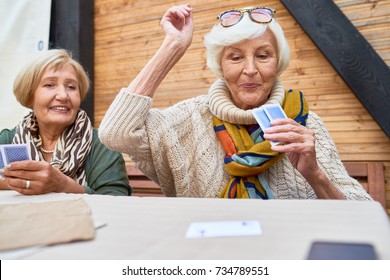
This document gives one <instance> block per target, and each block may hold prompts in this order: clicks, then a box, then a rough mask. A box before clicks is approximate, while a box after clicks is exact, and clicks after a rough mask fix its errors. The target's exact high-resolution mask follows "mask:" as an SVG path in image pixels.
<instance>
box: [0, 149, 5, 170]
mask: <svg viewBox="0 0 390 280" xmlns="http://www.w3.org/2000/svg"><path fill="white" fill-rule="evenodd" d="M4 166H5V164H4V160H3V153H2V151H1V150H0V169H2V168H4Z"/></svg>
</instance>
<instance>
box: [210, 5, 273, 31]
mask: <svg viewBox="0 0 390 280" xmlns="http://www.w3.org/2000/svg"><path fill="white" fill-rule="evenodd" d="M244 13H248V15H249V18H250V19H251V20H252V21H253V22H256V23H269V22H271V21H272V19H273V18H274V16H275V14H276V11H275V9H273V8H268V7H256V8H249V9H236V10H230V11H226V12H223V13H221V14H219V15H218V16H217V19H218V20H219V22H220V23H221V25H222V26H223V27H230V26H233V25H235V24H237V23H238V22H240V20H241V19H242V18H243V17H244Z"/></svg>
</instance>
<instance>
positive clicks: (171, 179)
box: [99, 80, 371, 200]
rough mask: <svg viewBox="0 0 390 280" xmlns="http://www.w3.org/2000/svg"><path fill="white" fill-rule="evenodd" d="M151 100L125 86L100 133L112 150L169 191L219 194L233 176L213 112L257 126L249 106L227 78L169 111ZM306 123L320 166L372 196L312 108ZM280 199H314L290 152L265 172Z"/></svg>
mask: <svg viewBox="0 0 390 280" xmlns="http://www.w3.org/2000/svg"><path fill="white" fill-rule="evenodd" d="M283 100H284V89H283V86H282V84H281V83H280V82H276V83H275V86H274V88H273V90H272V93H271V95H270V97H269V100H268V102H267V103H275V102H279V103H282V102H283ZM151 104H152V98H150V97H145V96H141V95H138V94H134V93H131V92H127V91H126V89H122V90H121V91H120V93H119V94H118V95H117V97H116V98H115V100H114V102H113V103H112V105H111V106H110V108H109V110H108V111H107V113H106V115H105V117H104V119H103V121H102V123H101V125H100V128H99V137H100V139H101V141H102V142H103V143H105V144H106V145H107V146H108V147H109V148H110V149H112V150H116V151H120V152H123V153H127V154H129V156H130V158H131V159H132V160H133V161H134V162H135V163H136V165H137V166H138V167H139V168H140V169H141V170H142V171H143V172H144V173H145V174H146V175H147V176H149V177H150V178H151V179H152V180H154V181H155V182H156V183H158V184H159V185H160V186H161V188H162V190H163V192H164V193H165V195H167V196H178V197H217V196H218V195H219V194H220V193H221V191H222V190H223V188H224V186H225V185H226V183H227V181H228V179H229V174H228V173H227V172H226V171H225V168H224V166H223V158H224V155H225V154H224V151H223V149H222V146H221V144H220V143H219V141H218V139H217V137H216V135H215V132H214V129H213V124H212V115H215V116H217V117H218V118H220V119H222V120H224V121H228V122H231V123H237V124H253V123H255V122H256V121H255V119H254V118H253V116H252V113H251V111H250V110H247V111H244V110H241V109H239V108H237V107H236V106H234V105H233V103H232V102H231V100H230V97H229V92H228V90H227V88H226V85H225V83H224V82H223V81H222V80H218V81H216V82H215V83H214V84H213V85H212V86H211V87H210V90H209V94H208V95H201V96H198V97H195V98H191V99H188V100H185V101H182V102H179V103H177V104H175V105H173V106H171V107H169V108H167V109H165V110H158V109H151ZM307 127H308V128H310V129H312V130H313V131H314V133H315V136H316V154H317V160H318V163H319V165H320V167H321V168H322V169H323V170H324V171H325V173H326V174H327V176H328V178H329V179H330V180H331V181H332V182H333V183H334V184H335V186H336V187H337V188H339V189H340V190H341V191H342V192H343V193H344V194H345V196H346V197H347V199H357V200H371V197H370V196H369V195H368V194H367V192H366V191H365V190H364V189H363V188H362V186H361V185H360V184H359V183H358V182H357V181H356V180H354V179H353V178H351V177H349V176H348V173H347V172H346V170H345V168H344V166H343V164H342V162H341V160H340V158H339V155H338V152H337V150H336V146H335V144H334V142H333V141H332V139H331V137H330V135H329V133H328V131H327V129H326V127H325V125H324V124H323V122H322V121H321V119H320V118H319V117H318V116H317V115H316V114H315V113H313V112H310V113H309V117H308V120H307ZM264 175H265V178H266V180H267V181H268V184H269V187H270V188H271V190H272V192H273V194H274V196H275V198H279V199H315V198H316V195H315V193H314V191H313V189H312V188H311V187H310V185H309V184H308V183H307V182H306V180H305V179H304V178H303V177H302V175H301V174H300V173H299V172H298V171H297V170H296V169H294V168H293V166H292V165H291V163H290V161H289V160H288V158H287V156H284V157H282V159H281V160H280V161H279V162H278V163H276V164H275V165H274V166H272V167H271V168H269V169H268V170H267V171H266V172H265V174H264Z"/></svg>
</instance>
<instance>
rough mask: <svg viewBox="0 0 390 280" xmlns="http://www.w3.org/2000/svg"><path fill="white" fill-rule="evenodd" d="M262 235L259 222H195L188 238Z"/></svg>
mask: <svg viewBox="0 0 390 280" xmlns="http://www.w3.org/2000/svg"><path fill="white" fill-rule="evenodd" d="M261 233H262V230H261V227H260V222H259V221H214V222H193V223H191V224H190V226H189V228H188V230H187V233H186V237H187V238H205V237H228V236H251V235H260V234H261Z"/></svg>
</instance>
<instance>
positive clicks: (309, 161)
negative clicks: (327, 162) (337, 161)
mask: <svg viewBox="0 0 390 280" xmlns="http://www.w3.org/2000/svg"><path fill="white" fill-rule="evenodd" d="M271 124H272V126H271V127H270V128H268V129H266V130H265V133H264V138H265V139H267V140H270V141H279V142H282V143H283V145H278V146H274V147H272V150H274V151H276V152H280V153H286V154H287V156H288V158H289V160H290V161H291V163H292V165H293V166H294V168H295V169H297V170H298V171H299V172H300V173H301V174H302V176H303V177H305V178H306V179H308V178H310V176H315V174H318V172H320V170H319V167H318V164H317V159H316V151H315V137H314V132H313V131H312V130H310V129H308V128H306V127H305V126H303V125H301V124H299V123H297V122H296V121H294V120H292V119H277V120H274V121H273V122H272V123H271Z"/></svg>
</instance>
